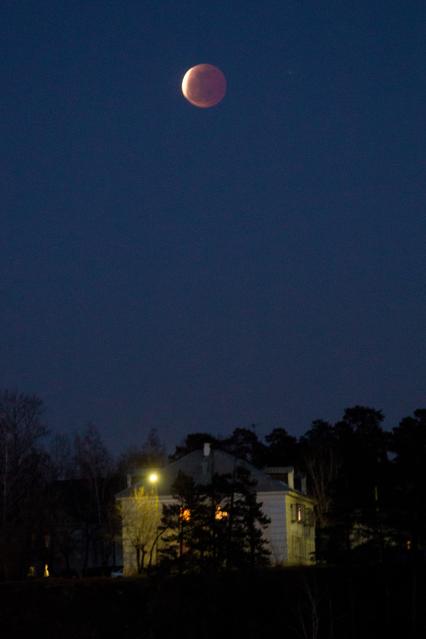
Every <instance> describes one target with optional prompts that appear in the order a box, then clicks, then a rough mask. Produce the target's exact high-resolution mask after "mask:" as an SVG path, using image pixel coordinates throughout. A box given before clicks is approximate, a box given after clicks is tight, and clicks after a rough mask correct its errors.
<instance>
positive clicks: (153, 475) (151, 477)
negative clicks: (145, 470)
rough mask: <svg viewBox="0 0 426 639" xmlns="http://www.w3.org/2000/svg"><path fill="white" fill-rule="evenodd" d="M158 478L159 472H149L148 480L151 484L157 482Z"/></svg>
mask: <svg viewBox="0 0 426 639" xmlns="http://www.w3.org/2000/svg"><path fill="white" fill-rule="evenodd" d="M158 479H159V477H158V473H149V475H148V481H149V483H150V484H156V483H157V481H158Z"/></svg>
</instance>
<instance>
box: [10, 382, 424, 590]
mask: <svg viewBox="0 0 426 639" xmlns="http://www.w3.org/2000/svg"><path fill="white" fill-rule="evenodd" d="M205 442H211V443H212V445H213V446H216V447H218V448H222V449H224V450H226V451H227V452H230V453H232V454H234V455H235V456H237V457H239V458H244V459H246V460H247V461H249V462H251V463H252V464H254V465H255V466H257V467H259V468H263V467H265V466H294V467H295V469H296V473H297V472H299V473H301V474H306V476H307V479H308V492H309V493H310V494H311V495H312V496H313V497H314V498H315V511H316V530H317V557H316V559H317V561H318V562H323V563H329V564H339V563H342V562H355V563H359V562H361V563H362V562H369V563H372V562H376V563H382V562H385V561H388V560H394V561H402V562H407V561H410V560H412V559H413V560H418V559H419V558H422V557H423V553H424V549H425V547H426V508H425V503H426V494H425V493H426V482H425V481H424V468H425V467H426V410H425V409H418V410H416V411H415V412H414V414H413V416H408V417H405V418H403V419H402V420H401V422H400V423H399V425H395V427H394V428H392V429H391V430H386V431H385V430H384V429H383V414H382V413H381V411H379V410H375V409H373V408H368V407H362V406H355V407H351V408H348V409H346V410H345V411H344V413H343V416H342V418H341V419H340V420H338V421H337V422H336V423H329V422H326V421H323V420H316V421H314V422H313V423H312V425H311V427H310V428H309V429H308V430H307V431H306V433H305V434H304V435H303V436H301V437H298V438H297V437H295V436H293V435H291V434H290V433H289V432H287V430H286V429H285V428H282V427H277V428H274V429H273V430H272V431H271V432H270V433H269V434H268V435H266V436H265V437H264V438H263V439H260V438H259V436H258V435H257V434H256V432H255V429H254V428H236V429H234V431H233V432H232V434H231V435H230V436H228V437H222V438H217V437H214V436H213V435H211V434H209V433H192V434H189V435H188V436H187V437H186V439H185V440H184V442H183V443H182V444H180V445H178V446H177V447H176V450H175V451H174V452H173V454H172V455H171V456H170V458H171V459H177V458H178V457H180V456H182V455H184V454H186V453H188V452H190V451H192V450H195V449H197V448H201V447H202V446H203V444H204V443H205ZM166 461H167V459H166V454H165V448H164V446H163V445H162V444H161V442H160V440H159V438H158V435H157V434H156V432H155V431H150V432H149V433H148V434H147V437H146V440H145V441H144V442H141V445H140V447H134V448H133V449H132V450H130V451H128V452H127V453H125V454H122V455H121V456H120V457H119V458H116V457H114V455H112V454H111V452H109V451H108V450H107V448H106V446H105V443H104V442H103V441H102V438H101V436H100V434H99V431H98V429H97V428H96V427H95V426H94V425H92V424H89V425H87V426H86V427H84V428H83V429H82V430H81V431H80V432H79V433H78V434H77V435H75V436H74V437H72V438H71V437H66V436H50V435H49V431H48V428H47V426H46V424H45V422H44V419H43V402H42V400H41V399H40V398H38V397H36V396H29V395H25V394H22V393H18V392H10V391H2V392H0V578H11V577H17V576H25V575H26V574H27V573H28V571H29V570H30V569H34V570H35V572H36V574H40V571H41V570H43V567H44V566H45V565H46V564H47V565H48V566H49V567H50V568H51V570H52V571H54V572H55V573H56V574H58V573H61V574H73V573H78V574H90V571H91V570H94V568H97V569H98V570H99V568H100V567H102V566H104V567H105V569H106V567H107V566H113V565H114V564H116V563H117V549H118V547H119V541H120V521H119V515H118V511H117V508H116V504H115V495H116V494H117V492H119V491H120V490H121V489H123V488H124V487H125V486H126V482H127V476H128V475H129V474H135V472H136V471H137V470H138V469H141V468H143V467H148V466H161V465H162V464H164V463H166Z"/></svg>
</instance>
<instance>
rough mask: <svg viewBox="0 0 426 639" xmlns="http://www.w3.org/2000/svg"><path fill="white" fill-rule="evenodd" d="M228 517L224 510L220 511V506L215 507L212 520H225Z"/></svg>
mask: <svg viewBox="0 0 426 639" xmlns="http://www.w3.org/2000/svg"><path fill="white" fill-rule="evenodd" d="M227 517H228V513H227V511H226V510H222V508H221V507H220V506H216V512H215V515H214V518H215V519H217V520H221V519H226V518H227Z"/></svg>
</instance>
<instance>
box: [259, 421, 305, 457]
mask: <svg viewBox="0 0 426 639" xmlns="http://www.w3.org/2000/svg"><path fill="white" fill-rule="evenodd" d="M265 441H266V442H267V444H268V447H267V448H266V450H265V462H266V464H267V465H268V466H295V465H296V464H297V463H298V461H299V456H300V454H299V445H298V441H297V438H296V437H293V436H292V435H289V433H288V432H287V431H286V429H285V428H274V429H273V430H272V431H271V432H270V433H269V435H266V437H265Z"/></svg>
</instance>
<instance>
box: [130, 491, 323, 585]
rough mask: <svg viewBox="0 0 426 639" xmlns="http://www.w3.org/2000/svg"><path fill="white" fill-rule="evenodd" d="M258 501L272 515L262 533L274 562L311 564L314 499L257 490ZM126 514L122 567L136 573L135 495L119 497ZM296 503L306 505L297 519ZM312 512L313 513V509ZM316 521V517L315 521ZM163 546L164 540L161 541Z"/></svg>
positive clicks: (293, 494) (166, 501) (277, 563)
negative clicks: (130, 523)
mask: <svg viewBox="0 0 426 639" xmlns="http://www.w3.org/2000/svg"><path fill="white" fill-rule="evenodd" d="M257 498H258V501H259V502H260V503H261V504H262V511H263V512H264V514H265V515H266V516H267V517H269V519H270V520H271V523H270V524H269V525H268V527H267V528H266V529H265V530H264V532H263V534H264V536H265V538H266V539H267V541H268V542H269V550H270V551H271V555H270V560H271V563H272V565H274V566H280V565H300V564H304V565H308V564H311V563H313V561H314V553H315V526H314V525H310V523H309V522H310V520H309V512H312V511H313V502H312V500H311V499H310V498H309V497H306V496H305V495H302V494H301V493H298V492H293V491H291V492H284V491H283V492H274V493H272V492H268V493H258V497H257ZM120 502H121V503H122V514H123V536H122V547H123V566H124V574H125V575H126V576H130V575H135V574H136V573H137V565H136V554H135V549H134V547H133V546H132V544H131V543H130V541H129V534H128V529H127V525H126V523H127V520H128V517H131V513H132V503H131V502H132V498H122V499H120ZM164 503H167V504H170V503H173V499H171V498H170V497H169V498H167V497H166V498H164V497H162V498H160V500H159V507H160V510H161V509H162V505H163V504H164ZM297 504H300V505H302V506H304V509H305V510H304V513H305V518H304V520H303V521H300V522H299V521H297V520H295V517H294V512H295V508H296V507H297ZM312 514H313V512H312ZM311 523H312V524H313V519H312V522H311ZM159 545H161V540H159Z"/></svg>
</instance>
